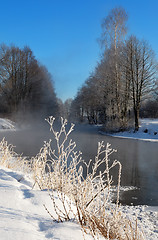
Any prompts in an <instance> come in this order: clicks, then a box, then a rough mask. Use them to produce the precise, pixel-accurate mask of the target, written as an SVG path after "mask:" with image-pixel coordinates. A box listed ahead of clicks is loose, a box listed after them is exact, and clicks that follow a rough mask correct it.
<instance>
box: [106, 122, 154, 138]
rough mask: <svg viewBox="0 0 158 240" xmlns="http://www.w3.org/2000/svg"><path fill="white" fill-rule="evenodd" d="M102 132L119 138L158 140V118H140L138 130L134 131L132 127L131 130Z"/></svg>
mask: <svg viewBox="0 0 158 240" xmlns="http://www.w3.org/2000/svg"><path fill="white" fill-rule="evenodd" d="M101 134H105V135H109V136H113V137H119V138H132V139H137V140H143V141H151V142H158V119H149V118H144V119H140V127H139V131H138V132H134V129H130V130H129V131H124V132H118V133H112V134H109V133H108V134H107V133H104V132H101Z"/></svg>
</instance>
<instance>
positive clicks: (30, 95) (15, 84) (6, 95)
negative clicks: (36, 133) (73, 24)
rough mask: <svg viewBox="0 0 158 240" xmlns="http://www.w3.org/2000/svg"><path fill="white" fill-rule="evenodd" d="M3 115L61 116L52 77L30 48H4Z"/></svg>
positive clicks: (0, 76) (0, 59) (0, 58)
mask: <svg viewBox="0 0 158 240" xmlns="http://www.w3.org/2000/svg"><path fill="white" fill-rule="evenodd" d="M0 113H1V115H2V114H3V115H4V114H6V115H9V114H17V113H21V116H23V118H24V117H25V116H26V115H27V113H31V114H38V115H41V116H45V115H50V114H52V115H54V116H57V115H58V114H59V106H58V100H57V98H56V94H55V91H54V86H53V81H52V78H51V75H50V74H49V73H48V71H47V69H46V68H45V67H44V66H42V65H41V64H40V63H39V62H38V61H37V60H36V58H35V56H34V55H33V53H32V51H31V49H30V48H29V47H24V48H23V49H20V48H19V47H15V46H6V45H4V44H2V45H1V46H0Z"/></svg>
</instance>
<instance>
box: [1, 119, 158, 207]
mask: <svg viewBox="0 0 158 240" xmlns="http://www.w3.org/2000/svg"><path fill="white" fill-rule="evenodd" d="M99 130H100V129H99V127H94V126H90V125H76V126H75V131H74V132H73V133H72V134H71V138H72V139H73V140H75V141H76V144H77V150H81V151H82V153H83V159H85V161H89V159H94V157H95V155H96V152H97V145H98V142H101V141H104V142H105V144H106V143H107V142H108V143H110V144H111V147H112V148H114V149H117V153H113V154H112V155H111V156H110V159H111V161H112V160H114V159H117V160H119V161H120V162H121V164H122V176H121V186H134V187H136V188H135V189H134V190H130V191H123V192H121V199H120V202H121V203H122V204H129V205H131V204H133V205H142V204H145V205H151V206H154V205H155V206H158V143H153V142H147V141H141V140H132V139H123V138H115V137H110V136H105V135H102V134H100V132H99ZM3 137H5V138H6V140H7V141H8V142H9V143H12V144H13V145H14V146H16V148H15V151H16V152H17V153H20V154H21V153H23V155H26V156H30V157H31V156H34V155H36V154H37V153H38V152H39V150H40V148H41V147H42V145H43V142H44V141H47V140H49V139H50V138H53V135H52V134H51V133H50V132H49V126H48V124H47V123H44V124H37V125H34V126H33V127H27V128H22V129H21V130H18V131H11V132H9V131H5V132H0V140H1V139H2V138H3ZM116 170H117V171H118V169H116ZM113 174H114V180H115V179H116V177H115V175H116V174H117V172H115V171H114V172H113Z"/></svg>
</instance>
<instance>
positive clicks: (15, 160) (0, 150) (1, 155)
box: [0, 138, 31, 172]
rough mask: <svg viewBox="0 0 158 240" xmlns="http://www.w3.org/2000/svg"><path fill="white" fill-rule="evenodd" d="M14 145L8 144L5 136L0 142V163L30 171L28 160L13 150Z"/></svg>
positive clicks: (15, 168)
mask: <svg viewBox="0 0 158 240" xmlns="http://www.w3.org/2000/svg"><path fill="white" fill-rule="evenodd" d="M14 148H15V147H14V146H13V145H12V144H8V142H7V141H6V140H5V138H3V139H2V141H1V142H0V165H2V166H4V167H7V168H11V169H14V170H19V169H20V170H21V171H23V172H30V171H31V168H30V165H29V160H28V159H27V158H26V157H23V156H22V155H19V154H17V153H16V152H15V151H14Z"/></svg>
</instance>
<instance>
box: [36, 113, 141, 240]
mask: <svg viewBox="0 0 158 240" xmlns="http://www.w3.org/2000/svg"><path fill="white" fill-rule="evenodd" d="M54 121H55V118H53V117H49V118H48V119H47V122H48V123H49V125H50V131H51V132H52V133H53V135H54V138H55V142H56V147H55V145H53V144H54V142H53V144H52V140H49V141H48V142H45V143H44V146H43V148H42V149H41V151H40V153H39V154H38V155H37V156H36V157H35V158H34V159H33V166H34V169H35V175H36V176H35V177H36V181H37V183H38V184H39V186H40V188H41V189H44V188H47V190H48V192H49V195H50V197H51V200H52V203H53V207H54V211H55V215H52V213H50V212H49V209H48V208H47V206H45V208H46V210H47V211H48V213H49V214H50V215H51V217H52V218H53V219H54V220H57V221H64V220H70V219H72V218H75V219H76V220H77V221H78V222H79V223H80V225H81V227H82V229H83V230H84V232H89V233H91V235H92V236H93V238H94V239H98V236H99V234H101V235H102V236H103V237H105V238H106V239H131V240H133V239H142V238H141V237H140V236H139V234H138V230H137V228H135V227H133V225H132V223H131V221H129V220H127V218H126V217H124V216H123V215H122V213H121V212H120V211H119V187H120V179H121V168H122V167H121V164H120V162H119V161H117V160H114V161H113V162H112V163H110V155H111V154H112V153H113V152H115V150H113V149H112V148H111V146H110V144H107V145H106V146H105V145H104V143H103V142H101V143H98V151H97V155H96V157H95V160H94V162H93V161H92V160H90V161H89V162H88V163H86V162H85V161H84V160H83V159H82V157H81V156H82V153H81V152H77V151H75V147H76V143H75V142H74V141H72V139H70V138H69V135H70V134H71V132H72V131H73V129H74V125H73V124H71V126H70V127H69V128H68V125H67V120H64V119H63V118H61V128H60V130H59V131H56V130H55V128H54ZM52 145H53V147H52ZM116 165H118V166H119V170H118V186H117V200H116V204H115V205H112V204H111V188H112V184H113V180H112V176H111V175H110V171H111V169H112V168H113V167H115V166H116ZM100 167H101V169H102V171H99V168H100ZM83 170H84V172H86V174H85V177H84V175H83ZM57 199H58V200H57Z"/></svg>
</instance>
